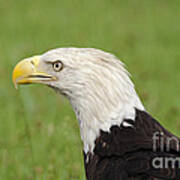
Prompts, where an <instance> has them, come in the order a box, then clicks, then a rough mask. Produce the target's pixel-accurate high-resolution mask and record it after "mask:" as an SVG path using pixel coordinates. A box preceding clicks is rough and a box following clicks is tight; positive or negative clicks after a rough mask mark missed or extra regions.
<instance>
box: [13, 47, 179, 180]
mask: <svg viewBox="0 0 180 180" xmlns="http://www.w3.org/2000/svg"><path fill="white" fill-rule="evenodd" d="M13 82H14V84H15V86H16V87H17V85H18V84H29V83H41V84H45V85H47V86H49V87H51V88H53V89H55V90H56V91H57V92H59V93H60V94H63V95H64V96H66V97H67V98H68V100H69V101H70V103H71V105H72V108H73V110H74V112H75V114H76V117H77V119H78V121H79V127H80V134H81V139H82V141H83V145H84V148H83V152H84V163H85V170H86V177H87V180H162V179H166V180H169V179H173V180H179V179H180V143H179V142H180V139H179V138H178V137H176V136H174V135H173V134H171V133H170V132H168V131H167V130H166V129H164V128H163V127H162V126H161V125H160V124H159V123H158V122H157V121H156V120H155V119H154V118H153V117H151V116H150V115H149V114H148V112H147V111H146V110H145V108H144V106H143V104H142V103H141V100H140V98H139V97H138V95H137V93H136V91H135V88H134V85H133V83H132V81H131V79H130V78H129V73H128V72H127V70H126V69H125V68H124V65H123V63H122V62H121V61H120V60H118V59H117V58H116V57H115V56H114V55H112V54H110V53H107V52H104V51H102V50H97V49H93V48H59V49H53V50H50V51H48V52H46V53H44V54H42V55H38V56H34V57H31V58H27V59H25V60H23V61H21V62H19V63H18V64H17V65H16V67H15V68H14V71H13Z"/></svg>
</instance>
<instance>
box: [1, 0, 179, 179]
mask: <svg viewBox="0 0 180 180" xmlns="http://www.w3.org/2000/svg"><path fill="white" fill-rule="evenodd" d="M179 22H180V1H179V0H171V1H170V0H158V1H157V0H98V1H97V0H91V1H90V0H60V1H57V0H54V1H48V0H36V1H30V0H24V1H22V0H17V1H15V0H6V1H5V0H0V179H2V180H6V179H8V180H9V179H18V180H31V179H33V180H34V179H38V180H54V179H61V180H67V179H68V180H69V179H70V180H74V179H75V180H76V179H83V180H84V179H85V175H84V167H83V156H82V143H81V140H80V135H79V128H78V122H77V120H76V118H75V115H74V113H73V111H72V109H71V107H70V105H69V103H68V102H67V100H65V99H64V98H63V97H60V96H58V95H57V94H56V93H54V92H53V90H51V89H49V88H47V87H44V86H40V85H36V86H31V85H30V86H22V87H20V88H19V90H18V91H16V90H15V88H14V87H13V84H12V81H11V75H12V71H13V67H14V66H15V64H16V63H17V62H18V61H19V60H21V59H23V58H25V57H28V56H32V55H35V54H40V53H43V52H45V51H47V50H48V49H52V48H56V47H64V46H76V47H95V48H100V49H103V50H106V51H109V52H112V53H114V54H115V55H116V56H118V57H119V58H120V59H121V60H122V61H123V62H124V63H125V64H126V65H127V69H128V70H129V71H130V72H131V74H132V79H133V81H134V82H135V84H136V89H137V91H138V93H139V95H140V97H141V99H142V100H143V103H144V105H145V107H146V109H147V110H148V111H149V112H150V113H151V114H152V115H153V116H154V117H156V118H157V119H158V120H159V121H160V122H161V123H162V124H163V125H164V126H165V127H166V128H167V129H169V130H171V131H172V132H173V133H175V134H176V135H179V136H180V119H179V117H180V102H179V100H180V94H179V92H180V83H179V81H180V23H179Z"/></svg>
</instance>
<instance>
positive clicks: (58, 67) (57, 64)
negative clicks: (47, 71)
mask: <svg viewBox="0 0 180 180" xmlns="http://www.w3.org/2000/svg"><path fill="white" fill-rule="evenodd" d="M62 68H63V63H62V62H61V61H56V62H54V63H53V69H54V71H56V72H59V71H61V70H62Z"/></svg>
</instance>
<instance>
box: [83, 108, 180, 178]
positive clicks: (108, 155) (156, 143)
mask: <svg viewBox="0 0 180 180" xmlns="http://www.w3.org/2000/svg"><path fill="white" fill-rule="evenodd" d="M124 121H125V122H126V123H129V125H130V126H127V127H125V126H123V123H122V125H121V126H120V127H119V126H112V127H111V129H110V132H104V131H101V133H100V136H99V138H97V139H96V143H95V149H94V155H91V154H89V157H90V158H89V162H88V163H87V162H85V166H86V173H87V177H88V179H90V180H91V179H96V180H101V179H106V180H110V179H113V180H116V179H117V180H121V179H123V180H126V179H132V180H136V179H138V180H141V179H144V180H150V179H152V180H161V179H167V180H168V179H173V180H179V179H180V167H178V166H180V153H179V151H178V150H179V149H178V147H179V142H180V139H179V138H177V137H176V136H174V135H173V134H171V133H170V132H168V131H167V130H166V129H164V128H163V127H162V126H161V125H160V124H159V123H158V122H157V121H156V120H155V119H154V118H152V117H151V116H150V115H149V114H148V113H146V112H144V111H139V110H137V109H136V118H135V121H134V120H131V119H125V120H124ZM170 140H171V141H170ZM177 143H178V144H177ZM85 156H87V155H85ZM178 158H179V161H176V160H178ZM85 159H86V158H85ZM165 159H169V160H170V161H169V163H168V165H169V166H168V167H164V166H165V162H164V160H165ZM175 161H176V163H175ZM157 163H163V164H157ZM172 163H175V167H173V164H172ZM162 165H163V166H162ZM166 166H167V165H166ZM91 175H92V177H91Z"/></svg>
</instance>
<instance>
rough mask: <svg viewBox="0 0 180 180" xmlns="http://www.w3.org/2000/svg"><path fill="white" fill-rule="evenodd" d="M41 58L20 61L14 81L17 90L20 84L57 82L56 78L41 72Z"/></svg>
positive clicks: (14, 73)
mask: <svg viewBox="0 0 180 180" xmlns="http://www.w3.org/2000/svg"><path fill="white" fill-rule="evenodd" d="M39 62H40V56H34V57H32V58H28V59H25V60H22V61H20V62H19V63H18V64H17V65H16V67H15V68H14V71H13V75H12V79H13V83H14V85H15V88H17V85H18V84H31V83H42V81H52V80H56V78H55V77H53V76H52V75H49V74H47V73H44V72H41V71H40V70H39V69H40V68H39Z"/></svg>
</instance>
